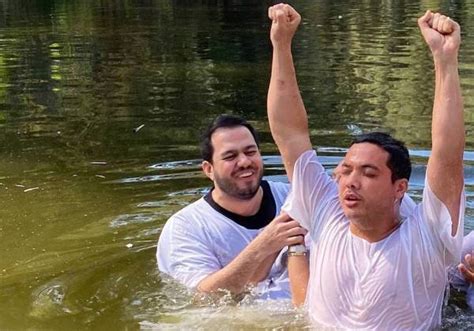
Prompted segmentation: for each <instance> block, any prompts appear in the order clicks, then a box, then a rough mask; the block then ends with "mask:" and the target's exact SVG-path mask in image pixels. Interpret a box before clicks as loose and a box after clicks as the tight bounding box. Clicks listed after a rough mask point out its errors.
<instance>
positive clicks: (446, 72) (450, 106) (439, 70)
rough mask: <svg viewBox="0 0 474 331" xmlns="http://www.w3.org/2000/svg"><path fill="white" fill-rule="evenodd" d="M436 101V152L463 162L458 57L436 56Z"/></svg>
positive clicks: (445, 157)
mask: <svg viewBox="0 0 474 331" xmlns="http://www.w3.org/2000/svg"><path fill="white" fill-rule="evenodd" d="M435 73H436V86H435V101H434V105H433V122H432V141H433V153H436V154H440V155H441V156H442V159H443V160H444V161H447V162H453V163H455V164H458V165H459V164H460V163H462V157H463V151H464V139H465V138H464V114H463V101H462V96H461V85H460V81H459V74H458V61H457V58H453V59H452V60H450V61H442V60H437V59H436V58H435Z"/></svg>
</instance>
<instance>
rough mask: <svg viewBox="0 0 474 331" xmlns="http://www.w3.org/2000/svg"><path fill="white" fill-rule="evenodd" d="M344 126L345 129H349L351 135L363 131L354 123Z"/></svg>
mask: <svg viewBox="0 0 474 331" xmlns="http://www.w3.org/2000/svg"><path fill="white" fill-rule="evenodd" d="M346 127H347V130H349V133H350V134H352V135H358V134H362V133H363V131H362V129H361V128H360V127H359V126H358V125H356V124H347V126H346Z"/></svg>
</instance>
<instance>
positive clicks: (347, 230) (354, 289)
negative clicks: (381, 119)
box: [268, 4, 465, 330]
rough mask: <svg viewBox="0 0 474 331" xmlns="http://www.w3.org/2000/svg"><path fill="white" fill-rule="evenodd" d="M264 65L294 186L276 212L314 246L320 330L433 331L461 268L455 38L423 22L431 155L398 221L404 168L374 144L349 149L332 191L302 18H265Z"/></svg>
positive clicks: (397, 154) (273, 118)
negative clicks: (301, 83) (304, 93)
mask: <svg viewBox="0 0 474 331" xmlns="http://www.w3.org/2000/svg"><path fill="white" fill-rule="evenodd" d="M269 17H270V19H271V20H272V27H271V41H272V44H273V62H272V75H271V81H270V87H269V92H268V117H269V121H270V128H271V131H272V134H273V137H274V139H275V141H276V143H277V145H278V148H279V150H280V152H281V154H282V157H283V162H284V165H285V169H286V171H287V174H288V177H289V179H290V181H291V183H292V190H291V193H290V196H289V199H288V202H287V204H286V205H285V207H284V208H283V209H284V210H286V211H287V212H288V214H289V215H290V216H291V217H292V218H294V219H297V220H298V221H299V222H300V223H301V225H302V226H303V227H305V228H307V229H308V230H309V235H310V237H311V241H312V243H313V244H312V249H311V256H310V282H309V288H308V297H307V299H308V308H309V310H310V315H311V317H312V319H313V321H315V322H316V323H317V324H319V325H322V326H330V327H337V328H344V329H379V330H393V329H432V328H434V327H437V326H438V325H440V323H441V305H442V302H443V294H444V290H445V287H446V284H447V275H446V268H447V267H448V266H449V265H452V264H455V263H457V262H458V260H459V255H460V250H461V245H462V229H463V220H464V200H465V197H464V191H463V186H464V184H463V150H464V121H463V105H462V98H461V92H460V83H459V76H458V72H457V70H458V64H457V55H458V49H459V45H460V28H459V26H458V24H457V23H455V22H453V21H452V20H450V19H449V18H447V17H445V16H442V15H439V14H433V13H431V12H429V11H428V12H426V14H425V15H424V16H423V17H421V18H420V19H419V21H418V23H419V26H420V29H421V32H422V35H423V37H424V39H425V41H426V43H427V44H428V46H429V47H430V49H431V53H432V55H433V59H434V64H435V71H436V88H435V100H434V107H433V119H432V153H431V156H430V158H429V161H428V166H427V176H426V182H425V189H424V192H423V199H422V202H421V203H420V204H419V205H417V206H416V207H415V208H414V210H413V212H412V213H411V214H409V215H408V216H407V217H406V218H404V219H401V218H400V217H399V207H400V202H401V199H402V197H403V195H404V193H405V192H406V190H407V185H408V179H409V176H410V172H411V165H410V160H409V156H408V151H407V149H406V148H405V146H404V145H403V144H402V143H401V142H400V141H398V140H396V139H394V138H392V137H391V136H389V135H387V134H383V133H369V134H365V135H362V136H360V137H358V138H356V139H355V141H354V142H353V143H352V145H351V146H350V148H349V150H348V152H347V154H346V156H345V158H344V160H343V162H342V165H341V177H340V179H339V181H338V183H337V184H336V183H335V182H334V181H332V180H331V178H330V177H329V176H328V175H327V174H326V172H325V171H324V168H323V167H322V165H321V164H320V162H319V161H318V158H317V156H316V153H315V152H314V151H313V150H312V145H311V142H310V137H309V130H308V123H307V117H306V110H305V108H304V104H303V101H302V99H301V95H300V93H299V89H298V84H297V80H296V75H295V69H294V65H293V59H292V54H291V43H292V38H293V36H294V33H295V31H296V29H297V27H298V25H299V23H300V20H301V19H300V15H299V14H298V13H297V12H296V11H295V10H294V9H293V8H292V7H290V6H288V5H284V4H279V5H276V6H273V7H271V8H270V9H269Z"/></svg>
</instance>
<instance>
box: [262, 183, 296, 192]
mask: <svg viewBox="0 0 474 331" xmlns="http://www.w3.org/2000/svg"><path fill="white" fill-rule="evenodd" d="M267 183H268V185H270V188H271V190H272V193H275V192H284V193H288V192H289V190H290V184H288V183H283V182H274V181H267Z"/></svg>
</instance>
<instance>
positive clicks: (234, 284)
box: [198, 242, 268, 294]
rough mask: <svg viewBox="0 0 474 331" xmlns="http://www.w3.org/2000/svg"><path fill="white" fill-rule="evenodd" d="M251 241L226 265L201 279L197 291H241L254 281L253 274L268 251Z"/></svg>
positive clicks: (236, 292) (265, 257)
mask: <svg viewBox="0 0 474 331" xmlns="http://www.w3.org/2000/svg"><path fill="white" fill-rule="evenodd" d="M252 243H253V242H252ZM252 243H250V244H249V245H248V246H247V247H246V248H245V249H244V250H243V251H242V252H241V253H240V254H239V255H237V256H236V257H235V258H234V260H232V261H231V262H230V263H229V264H228V265H226V266H225V267H223V268H222V269H220V270H219V271H216V272H215V273H213V274H212V275H210V276H208V277H206V278H205V279H203V280H202V281H201V282H200V283H199V285H198V291H200V292H205V293H209V292H215V291H217V290H221V289H225V290H228V291H230V292H231V293H233V294H239V293H242V292H243V291H244V290H245V288H246V287H247V286H248V285H249V284H251V283H252V282H253V281H254V275H255V274H256V273H257V270H258V269H259V268H260V267H261V265H262V263H263V262H264V261H265V260H266V259H267V257H268V253H266V252H264V251H263V250H261V249H259V247H258V246H257V245H255V244H252Z"/></svg>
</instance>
